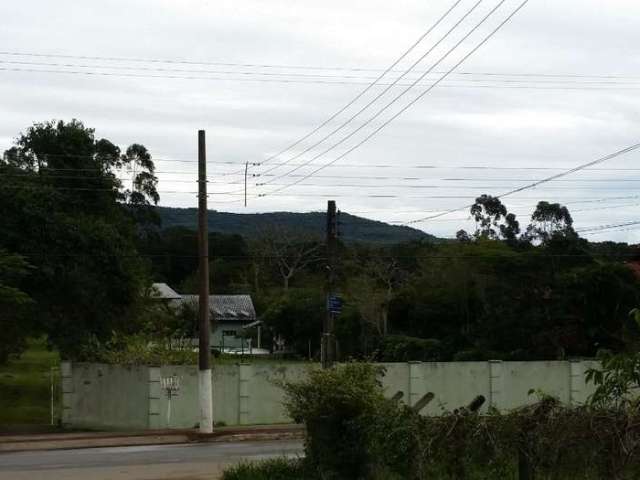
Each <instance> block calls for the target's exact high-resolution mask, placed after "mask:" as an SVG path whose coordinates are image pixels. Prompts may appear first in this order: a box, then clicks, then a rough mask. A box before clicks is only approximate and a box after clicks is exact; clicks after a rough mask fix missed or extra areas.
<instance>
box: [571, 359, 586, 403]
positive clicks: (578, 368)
mask: <svg viewBox="0 0 640 480" xmlns="http://www.w3.org/2000/svg"><path fill="white" fill-rule="evenodd" d="M584 387H585V380H584V364H583V363H582V361H581V360H570V361H569V404H570V405H574V406H576V405H580V404H581V403H583V402H584V401H585V398H584V397H585V393H584Z"/></svg>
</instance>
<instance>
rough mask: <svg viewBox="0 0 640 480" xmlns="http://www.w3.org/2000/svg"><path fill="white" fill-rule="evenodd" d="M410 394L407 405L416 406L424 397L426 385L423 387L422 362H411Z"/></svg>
mask: <svg viewBox="0 0 640 480" xmlns="http://www.w3.org/2000/svg"><path fill="white" fill-rule="evenodd" d="M408 390H409V392H408V393H409V394H408V395H407V405H409V406H410V407H412V406H414V405H415V404H416V402H417V401H418V400H420V397H422V395H424V392H423V391H422V390H424V385H422V362H409V388H408Z"/></svg>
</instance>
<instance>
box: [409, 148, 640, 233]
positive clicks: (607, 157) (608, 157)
mask: <svg viewBox="0 0 640 480" xmlns="http://www.w3.org/2000/svg"><path fill="white" fill-rule="evenodd" d="M638 148H640V143H636V144H635V145H631V146H629V147H626V148H623V149H622V150H619V151H617V152H614V153H611V154H609V155H605V156H604V157H601V158H598V159H597V160H593V161H592V162H588V163H585V164H583V165H579V166H577V167H575V168H572V169H570V170H567V171H564V172H562V173H558V174H556V175H552V176H550V177H547V178H544V179H542V180H538V181H535V182H533V183H530V184H527V185H524V186H522V187H519V188H516V189H514V190H511V191H508V192H505V193H502V194H500V195H497V196H496V198H504V197H507V196H509V195H513V194H515V193H519V192H522V191H525V190H529V189H532V188H535V187H537V186H539V185H542V184H544V183H547V182H551V181H553V180H556V179H558V178H562V177H565V176H567V175H571V174H572V173H575V172H578V171H580V170H584V169H586V168H589V167H591V166H593V165H598V164H600V163H603V162H606V161H608V160H611V159H614V158H616V157H619V156H621V155H625V154H627V153H630V152H633V151H635V150H637V149H638ZM472 206H473V204H471V205H465V206H463V207H458V208H454V209H451V210H447V211H445V212H442V213H439V214H436V215H430V216H426V217H422V218H418V219H416V220H411V221H409V222H406V224H405V225H412V224H416V223H421V222H425V221H428V220H432V219H434V218H438V217H442V216H444V215H448V214H450V213H454V212H459V211H461V210H465V209H467V208H471V207H472Z"/></svg>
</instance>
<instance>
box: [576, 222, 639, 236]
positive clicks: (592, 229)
mask: <svg viewBox="0 0 640 480" xmlns="http://www.w3.org/2000/svg"><path fill="white" fill-rule="evenodd" d="M633 225H640V221H638V220H634V221H632V222H625V223H617V224H609V225H596V226H593V227H584V228H577V229H576V232H578V233H583V232H595V231H600V230H609V229H612V228H620V227H630V226H633Z"/></svg>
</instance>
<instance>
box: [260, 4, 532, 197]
mask: <svg viewBox="0 0 640 480" xmlns="http://www.w3.org/2000/svg"><path fill="white" fill-rule="evenodd" d="M504 1H505V0H502V2H500V3H498V5H496V7H494V9H493V10H491V11H490V12H489V14H488V15H487V16H485V17H484V18H483V19H482V20H481V21H480V23H478V24H477V25H476V26H475V27H474V28H473V29H472V30H471V31H469V33H467V34H466V35H465V36H464V37H463V38H462V40H460V41H459V42H458V43H457V44H456V45H455V46H454V47H453V48H452V49H450V50H449V51H448V52H447V53H446V54H445V55H444V56H443V57H441V60H442V59H444V58H446V57H447V56H448V55H449V54H450V53H451V52H453V51H454V50H455V49H456V48H458V46H460V45H461V44H462V42H464V41H465V40H466V39H467V38H468V37H469V36H470V35H471V34H472V33H473V32H475V30H477V29H478V28H479V27H480V26H481V25H482V24H483V23H484V22H485V21H486V20H487V19H488V18H489V17H490V16H491V15H493V13H494V12H495V11H496V10H497V9H498V8H499V7H500V6H501V5H502V4H503V3H504ZM528 1H529V0H524V1H523V2H522V3H521V4H520V5H519V6H518V7H517V8H516V9H515V10H514V11H513V12H512V13H511V14H510V15H509V16H508V17H507V18H506V19H505V20H503V21H502V22H501V23H500V24H499V25H498V26H497V27H496V28H495V29H494V30H493V31H492V32H491V33H489V35H487V36H486V37H485V38H484V39H483V40H482V41H481V42H480V43H479V44H478V45H476V46H475V47H474V48H473V49H472V50H471V51H470V52H469V53H467V54H466V55H465V56H464V57H463V58H462V59H461V60H460V61H459V62H458V63H456V64H455V65H454V66H453V67H452V68H451V69H449V71H448V72H447V73H445V74H444V75H443V76H442V77H440V79H439V80H437V81H436V82H435V83H434V84H433V85H431V86H430V87H429V88H428V89H427V90H425V91H423V92H422V93H420V94H419V95H418V96H417V97H416V98H415V99H413V100H411V101H410V102H409V103H408V104H407V105H405V106H404V107H403V108H402V109H400V111H398V112H397V113H396V114H394V115H393V116H392V117H391V118H389V119H388V120H386V121H385V122H383V123H382V124H381V125H380V126H379V127H377V128H376V129H375V130H374V131H373V132H371V133H370V134H369V135H367V136H366V137H365V138H364V139H363V140H361V141H360V142H358V143H357V144H356V145H354V146H353V147H351V148H350V149H348V150H347V151H346V152H344V153H342V154H341V155H339V156H338V157H336V158H335V159H334V160H332V161H330V162H328V163H327V164H325V165H322V166H320V167H319V168H317V169H315V170H313V171H312V172H311V173H309V174H307V175H306V176H305V177H304V178H302V179H300V180H297V181H295V182H292V183H291V184H289V185H288V186H286V187H279V188H277V189H275V190H274V191H272V192H269V193H266V194H262V196H266V195H272V194H273V193H275V192H279V191H282V190H284V189H285V188H289V187H290V186H293V185H296V184H298V183H300V182H302V181H303V180H304V179H305V178H309V177H311V176H313V175H315V174H316V173H318V172H319V171H321V170H323V169H325V168H327V167H328V166H329V165H332V164H334V163H336V162H337V161H338V160H340V159H342V158H344V157H345V156H347V155H348V154H349V153H351V152H353V151H354V150H355V149H356V148H359V147H360V146H362V145H363V144H364V143H365V142H367V141H368V140H370V139H371V138H372V137H373V136H374V135H376V134H377V133H378V132H380V131H381V130H382V129H383V128H385V127H386V126H387V125H389V124H390V123H391V122H392V121H394V120H395V119H396V118H398V117H399V116H400V115H401V114H402V113H403V112H405V111H406V110H407V109H408V108H409V107H411V106H412V105H414V104H415V103H416V102H417V101H418V100H420V99H421V98H422V97H424V96H425V95H426V94H427V93H429V92H430V91H431V90H433V89H434V88H435V87H436V86H437V85H438V84H439V83H440V82H441V81H442V80H444V79H445V78H446V77H447V76H448V75H449V73H451V72H453V71H454V70H455V69H456V68H458V67H459V66H460V65H462V64H463V63H464V62H465V61H466V60H467V59H468V58H469V57H470V56H471V55H473V54H474V53H475V52H476V51H478V50H479V49H480V47H482V46H483V45H484V44H485V43H486V42H488V41H489V39H490V38H491V37H493V36H494V35H495V34H496V33H497V32H498V31H499V30H500V29H501V28H502V27H503V26H504V25H505V24H506V23H507V22H508V21H509V20H511V18H513V17H514V16H515V15H516V14H517V13H518V12H519V11H520V10H521V9H522V8H523V7H524V6H525V5H526V4H527V3H528ZM437 64H438V63H436V65H437ZM406 91H407V90H405V91H404V92H406ZM404 92H403V93H404ZM398 98H399V96H397V97H395V98H394V100H392V101H391V102H390V103H388V104H387V105H386V106H385V107H383V109H382V110H380V111H379V112H378V113H377V114H376V115H374V117H372V118H371V119H370V120H369V122H371V121H373V120H374V119H375V118H376V117H377V116H378V115H380V113H382V111H384V110H385V109H386V108H388V107H389V106H390V105H391V104H393V102H395V101H396V100H397V99H398ZM366 125H367V123H365V124H363V125H362V126H360V127H359V128H358V129H356V130H355V131H353V132H352V133H351V134H350V136H353V135H354V134H355V133H357V132H358V131H359V130H361V129H362V128H364V126H366ZM347 138H349V136H348V137H345V139H343V140H342V141H344V140H346V139H347ZM337 145H338V144H335V145H334V146H333V147H331V148H334V147H336V146H337ZM327 151H328V150H325V151H323V152H321V155H323V154H324V153H326V152H327ZM315 158H317V156H316V157H314V158H312V159H311V160H310V161H309V162H307V163H310V162H312V161H313V160H315ZM293 171H295V169H294V170H291V171H290V172H288V173H292V172H293Z"/></svg>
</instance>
